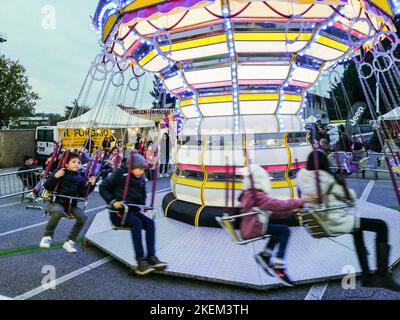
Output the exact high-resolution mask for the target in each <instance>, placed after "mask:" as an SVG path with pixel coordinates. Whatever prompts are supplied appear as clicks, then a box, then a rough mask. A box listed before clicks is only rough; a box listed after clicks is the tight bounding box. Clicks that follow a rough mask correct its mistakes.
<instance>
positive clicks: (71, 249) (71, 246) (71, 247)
mask: <svg viewBox="0 0 400 320" xmlns="http://www.w3.org/2000/svg"><path fill="white" fill-rule="evenodd" d="M63 248H64V249H65V250H66V251H67V252H68V253H77V252H78V250H76V249H75V242H73V241H72V240H68V241H65V242H64V244H63Z"/></svg>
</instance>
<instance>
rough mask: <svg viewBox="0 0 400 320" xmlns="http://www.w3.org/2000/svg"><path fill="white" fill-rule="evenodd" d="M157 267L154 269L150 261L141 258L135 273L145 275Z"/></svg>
mask: <svg viewBox="0 0 400 320" xmlns="http://www.w3.org/2000/svg"><path fill="white" fill-rule="evenodd" d="M155 270H156V269H154V268H153V267H152V266H151V265H150V264H149V263H148V262H147V260H146V259H140V260H139V262H138V265H137V267H136V268H135V273H136V274H138V275H140V276H144V275H146V274H149V273H150V272H153V271H155Z"/></svg>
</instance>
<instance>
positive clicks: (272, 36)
mask: <svg viewBox="0 0 400 320" xmlns="http://www.w3.org/2000/svg"><path fill="white" fill-rule="evenodd" d="M233 38H234V40H235V41H286V39H287V40H292V41H293V40H296V39H297V40H299V41H308V40H310V39H311V38H312V33H302V34H299V33H292V32H291V33H288V34H287V36H286V35H285V33H284V32H262V33H261V32H260V33H259V32H240V33H235V34H234V35H233Z"/></svg>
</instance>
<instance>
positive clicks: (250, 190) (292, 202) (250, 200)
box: [239, 165, 305, 219]
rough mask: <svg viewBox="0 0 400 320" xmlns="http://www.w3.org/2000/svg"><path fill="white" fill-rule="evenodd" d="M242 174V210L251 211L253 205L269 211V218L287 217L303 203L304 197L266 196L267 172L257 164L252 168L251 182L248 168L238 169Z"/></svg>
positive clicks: (269, 182)
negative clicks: (281, 198) (283, 198)
mask: <svg viewBox="0 0 400 320" xmlns="http://www.w3.org/2000/svg"><path fill="white" fill-rule="evenodd" d="M239 173H241V174H242V175H243V176H244V180H243V189H244V193H243V194H242V196H241V197H240V199H239V200H240V202H241V205H242V212H243V213H246V212H251V211H252V208H253V207H257V208H260V209H261V210H265V211H269V212H270V214H271V218H274V219H280V218H288V217H291V216H293V215H294V214H295V212H294V210H295V209H297V208H299V207H301V206H303V205H304V202H305V201H304V199H288V200H279V199H275V198H271V197H269V196H268V192H269V191H270V190H271V181H270V177H269V175H268V173H267V172H266V171H265V170H264V169H263V168H261V167H260V166H258V165H254V166H253V168H252V173H253V184H254V185H253V184H252V182H251V179H250V176H249V171H248V168H244V169H242V170H241V171H239Z"/></svg>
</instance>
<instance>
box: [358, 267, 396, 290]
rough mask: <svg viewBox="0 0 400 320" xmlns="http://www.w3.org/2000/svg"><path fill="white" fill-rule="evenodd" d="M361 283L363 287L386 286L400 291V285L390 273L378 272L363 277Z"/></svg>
mask: <svg viewBox="0 0 400 320" xmlns="http://www.w3.org/2000/svg"><path fill="white" fill-rule="evenodd" d="M361 284H362V286H363V287H369V288H385V289H389V290H392V291H396V292H400V285H398V284H397V283H396V282H394V280H393V279H392V275H391V274H390V273H385V274H382V273H380V272H377V273H375V274H373V275H370V276H369V277H363V279H362V281H361Z"/></svg>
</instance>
